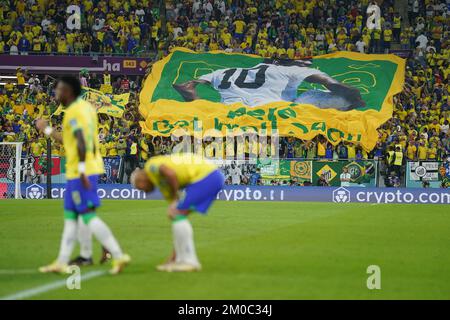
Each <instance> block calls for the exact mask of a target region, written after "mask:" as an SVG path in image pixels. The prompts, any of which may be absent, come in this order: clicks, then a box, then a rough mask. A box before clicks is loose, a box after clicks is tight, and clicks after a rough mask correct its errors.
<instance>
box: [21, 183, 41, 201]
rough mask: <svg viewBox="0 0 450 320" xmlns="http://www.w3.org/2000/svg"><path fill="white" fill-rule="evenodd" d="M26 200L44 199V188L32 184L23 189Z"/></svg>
mask: <svg viewBox="0 0 450 320" xmlns="http://www.w3.org/2000/svg"><path fill="white" fill-rule="evenodd" d="M25 195H26V197H27V199H42V198H44V188H43V187H41V186H40V185H38V184H32V185H31V186H29V187H27V188H26V189H25Z"/></svg>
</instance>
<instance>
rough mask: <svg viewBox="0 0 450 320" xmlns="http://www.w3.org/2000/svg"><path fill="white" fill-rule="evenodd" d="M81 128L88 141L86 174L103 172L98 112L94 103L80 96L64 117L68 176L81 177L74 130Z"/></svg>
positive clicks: (70, 177)
mask: <svg viewBox="0 0 450 320" xmlns="http://www.w3.org/2000/svg"><path fill="white" fill-rule="evenodd" d="M77 130H81V131H82V133H83V137H84V140H85V142H86V160H85V162H86V175H88V176H89V175H94V174H102V173H103V172H104V168H103V159H102V156H101V154H100V148H99V141H98V122H97V113H96V111H95V109H94V107H92V105H91V104H90V103H89V102H87V101H85V100H83V99H81V98H78V99H77V100H75V101H74V102H72V103H71V104H70V106H69V107H67V109H66V111H65V114H64V119H63V131H62V135H63V143H64V149H65V152H66V178H67V179H76V178H79V176H80V173H79V172H78V163H79V161H80V160H79V157H78V148H77V139H76V137H75V135H74V132H75V131H77Z"/></svg>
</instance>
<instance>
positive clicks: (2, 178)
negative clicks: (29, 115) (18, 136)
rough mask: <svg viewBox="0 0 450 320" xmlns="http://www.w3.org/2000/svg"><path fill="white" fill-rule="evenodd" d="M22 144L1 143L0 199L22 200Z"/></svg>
mask: <svg viewBox="0 0 450 320" xmlns="http://www.w3.org/2000/svg"><path fill="white" fill-rule="evenodd" d="M21 155H22V142H0V199H5V198H10V199H21V198H22V196H21V192H20V182H21V168H20V167H21V164H20V160H21Z"/></svg>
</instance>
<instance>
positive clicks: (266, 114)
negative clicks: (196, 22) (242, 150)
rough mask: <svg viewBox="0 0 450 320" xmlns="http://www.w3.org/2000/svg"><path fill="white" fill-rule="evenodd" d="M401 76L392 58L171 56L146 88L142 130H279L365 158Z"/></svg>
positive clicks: (401, 64) (182, 52) (401, 65)
mask: <svg viewBox="0 0 450 320" xmlns="http://www.w3.org/2000/svg"><path fill="white" fill-rule="evenodd" d="M404 75H405V60H403V59H402V58H400V57H397V56H395V55H390V54H371V55H366V54H360V53H355V52H335V53H331V54H327V55H323V56H317V57H314V58H313V59H312V60H308V61H306V60H280V59H265V58H262V57H259V56H255V55H245V54H229V53H225V52H222V51H213V52H208V53H196V52H193V51H190V50H188V49H184V48H176V49H174V51H173V52H172V53H171V54H169V55H168V56H167V57H166V58H164V59H162V60H160V61H158V62H156V63H155V64H154V65H153V66H152V70H151V73H150V74H149V75H148V76H147V78H146V80H145V81H144V85H143V88H142V91H141V93H140V107H139V110H140V113H141V114H142V116H143V118H144V119H145V121H142V122H141V126H142V129H143V132H145V133H148V134H151V135H154V136H155V135H161V136H168V135H170V134H171V133H172V132H174V130H175V129H177V128H183V129H185V130H187V131H188V132H189V133H191V134H193V133H194V132H195V131H196V130H199V131H200V130H203V131H205V130H207V129H216V130H219V131H220V132H222V134H224V135H225V134H226V131H227V130H232V132H233V133H235V134H239V133H242V132H243V131H244V132H245V131H250V130H255V131H258V130H260V129H265V130H267V131H268V134H269V135H270V130H272V129H277V130H278V133H279V134H280V135H283V136H286V135H294V136H296V137H298V138H302V139H312V138H313V137H315V136H316V135H318V134H322V135H323V136H325V137H327V139H328V140H329V141H330V142H331V143H333V144H337V143H339V142H340V141H351V142H359V143H361V145H362V147H363V148H364V149H366V150H371V149H372V148H373V147H374V146H375V143H376V141H377V138H378V135H377V131H376V129H377V128H378V127H379V126H380V125H382V124H383V123H384V122H386V121H387V120H388V119H389V118H391V117H392V109H393V96H394V95H395V94H397V93H399V92H401V90H402V88H403V84H404ZM199 121H201V124H200V125H199Z"/></svg>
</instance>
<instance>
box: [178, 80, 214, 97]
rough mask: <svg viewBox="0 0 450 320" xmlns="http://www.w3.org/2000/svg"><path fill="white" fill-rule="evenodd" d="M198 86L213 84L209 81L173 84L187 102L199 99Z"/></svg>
mask: <svg viewBox="0 0 450 320" xmlns="http://www.w3.org/2000/svg"><path fill="white" fill-rule="evenodd" d="M198 84H211V82H209V81H207V80H190V81H187V82H184V83H179V84H173V88H174V89H175V90H177V91H178V93H179V94H181V96H182V97H183V99H184V100H185V101H186V102H189V101H193V100H197V99H199V96H198V95H197V92H196V90H195V87H196V86H197V85H198Z"/></svg>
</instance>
